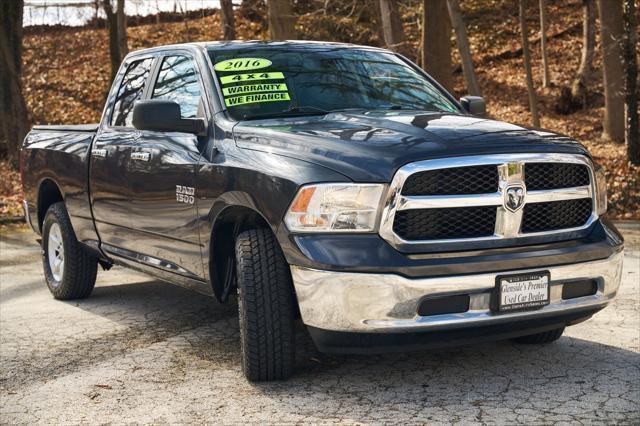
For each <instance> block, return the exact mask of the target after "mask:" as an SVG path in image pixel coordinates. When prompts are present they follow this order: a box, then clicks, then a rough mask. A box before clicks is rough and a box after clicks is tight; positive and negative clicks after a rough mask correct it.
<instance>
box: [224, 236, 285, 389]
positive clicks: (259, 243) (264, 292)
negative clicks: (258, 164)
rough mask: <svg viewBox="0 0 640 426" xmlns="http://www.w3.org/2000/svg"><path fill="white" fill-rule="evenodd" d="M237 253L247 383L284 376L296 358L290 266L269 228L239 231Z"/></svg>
mask: <svg viewBox="0 0 640 426" xmlns="http://www.w3.org/2000/svg"><path fill="white" fill-rule="evenodd" d="M235 252H236V265H237V280H238V305H239V306H238V307H239V311H240V344H241V349H242V369H243V371H244V374H245V376H246V377H247V379H249V380H251V381H267V380H283V379H286V378H288V377H290V376H291V375H292V374H293V368H294V362H295V348H294V331H295V330H294V318H295V309H294V306H295V305H294V293H293V286H292V283H291V274H290V272H289V266H288V264H287V262H286V260H285V258H284V255H283V254H282V250H281V249H280V246H279V245H278V242H277V241H276V239H275V237H274V235H273V234H272V233H271V232H270V231H269V230H267V229H252V230H249V231H245V232H242V233H241V234H240V235H238V238H237V239H236V244H235Z"/></svg>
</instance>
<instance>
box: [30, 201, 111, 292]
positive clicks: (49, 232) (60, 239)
mask: <svg viewBox="0 0 640 426" xmlns="http://www.w3.org/2000/svg"><path fill="white" fill-rule="evenodd" d="M42 263H43V266H44V277H45V280H46V282H47V287H49V291H51V294H53V297H55V298H56V299H60V300H69V299H82V298H84V297H87V296H89V294H91V291H92V290H93V286H94V285H95V283H96V274H97V271H98V260H97V259H96V258H95V257H94V256H92V255H91V254H90V253H89V252H87V250H86V249H84V248H83V247H82V246H81V245H80V243H78V240H77V239H76V235H75V233H74V232H73V228H72V227H71V221H70V220H69V215H68V214H67V210H66V209H65V207H64V203H61V202H60V203H55V204H53V205H51V207H49V210H47V214H46V216H45V218H44V223H43V225H42Z"/></svg>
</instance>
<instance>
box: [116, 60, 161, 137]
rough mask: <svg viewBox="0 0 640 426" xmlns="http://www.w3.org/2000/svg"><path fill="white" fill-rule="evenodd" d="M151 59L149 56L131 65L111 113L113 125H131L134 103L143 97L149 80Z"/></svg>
mask: <svg viewBox="0 0 640 426" xmlns="http://www.w3.org/2000/svg"><path fill="white" fill-rule="evenodd" d="M151 61H152V59H151V58H147V59H143V60H141V61H136V62H133V63H131V65H129V68H128V69H127V72H126V73H125V75H124V78H123V79H122V83H121V84H120V89H119V90H118V95H117V96H116V100H115V102H114V105H113V113H112V114H111V125H112V126H127V127H131V125H132V124H131V121H132V120H133V104H134V103H135V102H136V101H137V100H138V99H140V98H141V97H142V91H143V90H144V82H145V81H146V80H147V77H148V76H149V70H150V69H151Z"/></svg>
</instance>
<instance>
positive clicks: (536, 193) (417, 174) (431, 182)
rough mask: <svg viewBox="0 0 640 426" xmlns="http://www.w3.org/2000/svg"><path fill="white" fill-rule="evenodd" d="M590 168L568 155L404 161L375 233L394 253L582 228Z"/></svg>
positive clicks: (590, 215)
mask: <svg viewBox="0 0 640 426" xmlns="http://www.w3.org/2000/svg"><path fill="white" fill-rule="evenodd" d="M592 170H593V167H592V165H591V162H590V160H589V159H588V158H587V157H585V156H581V155H572V154H505V155H489V156H470V157H456V158H445V159H438V160H427V161H420V162H416V163H411V164H408V165H406V166H404V167H401V168H400V169H399V170H398V172H397V173H396V175H395V177H394V179H393V181H392V183H391V185H390V188H389V192H388V195H387V199H386V203H385V207H384V210H383V213H382V220H381V224H380V235H381V236H382V237H383V238H385V239H386V240H387V241H389V242H390V243H391V244H392V245H394V246H395V247H397V248H400V249H401V248H402V246H405V245H414V244H443V243H449V242H451V243H453V242H465V241H483V240H495V239H515V238H520V237H530V236H533V235H536V236H537V235H547V234H557V233H563V232H571V231H576V230H579V229H585V228H587V227H588V226H589V225H590V224H591V223H592V222H593V221H594V220H595V219H596V217H597V216H596V215H595V213H594V203H593V198H594V196H593V194H594V193H595V188H594V179H593V172H592ZM518 201H520V203H518Z"/></svg>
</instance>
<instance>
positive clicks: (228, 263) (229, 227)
mask: <svg viewBox="0 0 640 426" xmlns="http://www.w3.org/2000/svg"><path fill="white" fill-rule="evenodd" d="M248 229H269V230H270V231H272V232H273V230H272V229H271V226H270V225H269V222H268V221H267V219H265V217H264V216H263V215H262V214H261V213H260V212H258V211H257V210H255V209H253V208H251V207H247V206H244V205H229V206H227V207H225V208H224V209H223V210H222V211H220V213H219V214H218V215H217V216H216V218H215V220H214V222H213V225H212V227H211V234H210V236H209V243H208V250H209V258H208V268H209V277H210V281H211V286H212V288H213V293H214V294H215V296H216V298H217V299H218V300H219V301H220V302H226V300H227V298H228V296H229V294H230V291H231V290H233V289H234V288H235V287H234V286H235V282H232V280H235V240H236V238H237V236H238V235H239V234H240V233H241V232H243V231H246V230H248Z"/></svg>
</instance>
